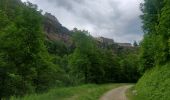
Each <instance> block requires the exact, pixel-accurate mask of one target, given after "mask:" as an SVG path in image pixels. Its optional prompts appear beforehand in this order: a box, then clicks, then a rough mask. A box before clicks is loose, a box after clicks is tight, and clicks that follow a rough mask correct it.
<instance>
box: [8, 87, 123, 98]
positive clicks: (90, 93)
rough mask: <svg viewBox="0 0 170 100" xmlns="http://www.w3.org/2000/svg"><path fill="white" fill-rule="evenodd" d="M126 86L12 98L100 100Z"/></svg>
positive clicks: (55, 90) (72, 89) (80, 88)
mask: <svg viewBox="0 0 170 100" xmlns="http://www.w3.org/2000/svg"><path fill="white" fill-rule="evenodd" d="M121 85H124V84H106V85H95V84H89V85H82V86H77V87H68V88H56V89H52V90H50V91H49V92H47V93H44V94H33V95H28V96H25V97H23V98H15V97H12V98H11V100H99V98H100V97H101V96H102V95H103V94H104V93H105V92H107V91H109V90H110V89H113V88H116V87H118V86H121Z"/></svg>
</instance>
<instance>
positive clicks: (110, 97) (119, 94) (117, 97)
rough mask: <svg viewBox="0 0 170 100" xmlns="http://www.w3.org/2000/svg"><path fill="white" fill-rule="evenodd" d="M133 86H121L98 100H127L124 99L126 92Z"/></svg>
mask: <svg viewBox="0 0 170 100" xmlns="http://www.w3.org/2000/svg"><path fill="white" fill-rule="evenodd" d="M132 86H133V85H126V86H121V87H118V88H115V89H113V90H111V91H109V92H107V93H106V94H104V95H103V96H102V97H101V98H100V100H128V99H127V98H126V94H125V92H126V90H127V89H129V88H130V87H132Z"/></svg>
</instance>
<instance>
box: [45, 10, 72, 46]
mask: <svg viewBox="0 0 170 100" xmlns="http://www.w3.org/2000/svg"><path fill="white" fill-rule="evenodd" d="M43 24H44V25H43V26H44V32H45V33H46V35H47V38H48V39H49V40H52V41H63V42H64V43H66V44H70V43H71V32H70V31H69V30H68V29H67V28H66V27H64V26H62V24H60V23H59V21H58V20H57V18H56V17H55V16H53V15H51V14H50V13H45V15H44V22H43Z"/></svg>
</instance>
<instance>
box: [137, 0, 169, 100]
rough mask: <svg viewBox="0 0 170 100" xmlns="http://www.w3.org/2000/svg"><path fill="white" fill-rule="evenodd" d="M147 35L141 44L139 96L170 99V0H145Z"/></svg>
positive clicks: (143, 7) (154, 99) (163, 99)
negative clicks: (142, 74) (142, 73)
mask: <svg viewBox="0 0 170 100" xmlns="http://www.w3.org/2000/svg"><path fill="white" fill-rule="evenodd" d="M142 11H143V13H144V14H143V15H142V20H143V24H144V26H143V27H144V32H145V37H144V40H143V41H142V44H141V61H142V63H141V67H140V69H141V72H144V71H146V73H145V74H144V76H143V77H142V78H141V79H140V80H139V82H138V83H137V85H136V89H137V93H138V95H137V100H138V99H139V100H144V99H145V100H169V99H170V96H169V93H170V91H169V90H170V88H169V87H170V85H169V82H170V77H169V75H170V72H169V70H170V68H169V66H170V64H169V60H170V52H169V51H170V48H169V46H170V45H169V43H170V42H169V40H170V38H169V37H170V34H169V32H170V31H169V28H170V1H169V0H145V3H144V4H142Z"/></svg>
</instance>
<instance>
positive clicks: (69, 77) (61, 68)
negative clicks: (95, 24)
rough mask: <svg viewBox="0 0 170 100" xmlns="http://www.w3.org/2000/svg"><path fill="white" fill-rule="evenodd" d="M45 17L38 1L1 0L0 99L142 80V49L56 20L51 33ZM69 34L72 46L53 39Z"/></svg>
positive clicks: (61, 40)
mask: <svg viewBox="0 0 170 100" xmlns="http://www.w3.org/2000/svg"><path fill="white" fill-rule="evenodd" d="M54 19H55V18H54ZM46 20H47V16H45V15H42V14H41V11H39V10H38V8H37V6H36V5H34V4H31V3H29V2H27V3H22V2H21V1H20V0H0V98H10V97H11V96H19V97H20V96H24V95H26V94H34V93H41V92H45V91H47V90H49V89H50V88H52V87H60V86H73V85H80V84H88V83H95V84H102V83H112V82H126V83H127V82H136V81H137V79H138V78H139V76H140V74H139V72H138V71H137V66H138V62H139V59H138V47H135V48H134V47H131V48H124V47H119V46H117V45H116V44H109V45H107V46H106V45H105V46H104V47H101V44H100V45H99V43H98V42H97V41H96V40H95V38H94V37H92V36H91V35H90V34H89V32H87V31H81V30H78V29H76V30H73V31H68V30H67V29H66V28H64V27H62V26H61V25H60V24H59V23H54V26H53V27H52V28H53V29H54V30H55V31H52V32H54V33H53V35H51V33H49V34H45V32H51V31H49V28H50V27H44V26H45V25H44V23H46V22H47V23H48V22H49V19H48V21H46ZM55 20H56V19H55ZM55 24H56V27H57V28H55ZM44 28H47V30H46V29H44ZM58 28H59V29H58ZM55 32H61V33H60V35H59V34H57V33H55ZM65 32H69V39H71V41H72V42H70V43H69V44H68V42H65V41H63V39H58V40H56V38H55V39H51V38H49V36H50V37H51V36H64V35H63V34H65ZM62 33H63V34H62ZM56 34H57V35H56ZM67 34H68V33H67ZM67 36H68V35H67ZM134 76H135V77H134Z"/></svg>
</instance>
